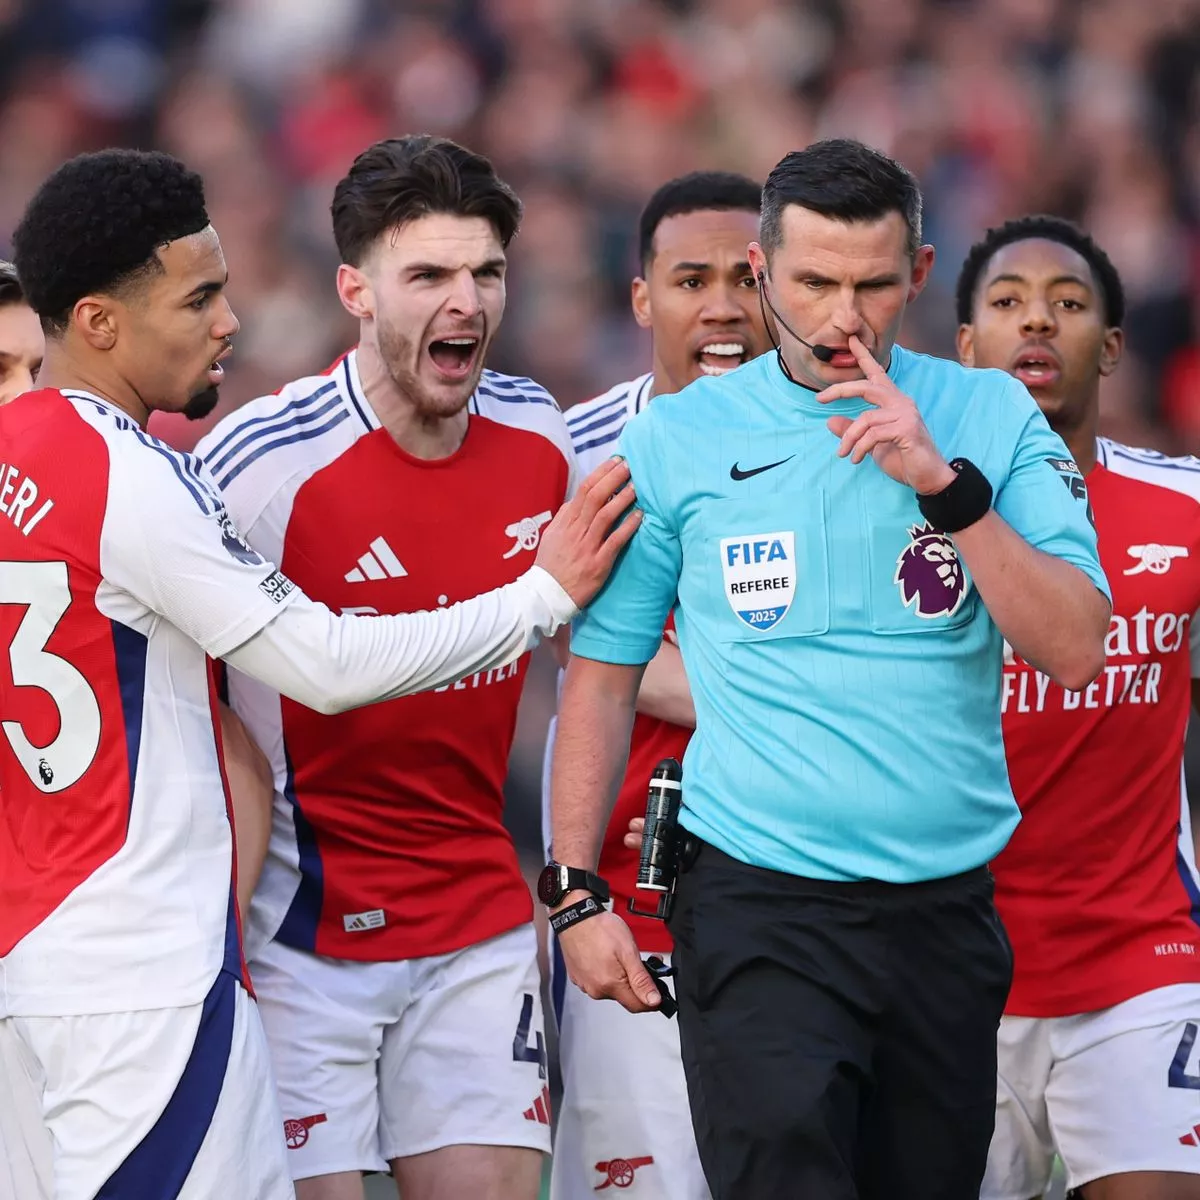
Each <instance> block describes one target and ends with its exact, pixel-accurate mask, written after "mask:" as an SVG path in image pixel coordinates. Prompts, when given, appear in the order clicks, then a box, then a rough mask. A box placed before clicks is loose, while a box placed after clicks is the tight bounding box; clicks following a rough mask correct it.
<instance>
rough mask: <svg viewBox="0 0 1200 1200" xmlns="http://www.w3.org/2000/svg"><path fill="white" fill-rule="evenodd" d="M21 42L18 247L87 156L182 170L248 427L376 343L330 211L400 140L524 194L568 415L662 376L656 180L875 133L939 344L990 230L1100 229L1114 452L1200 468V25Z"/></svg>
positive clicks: (766, 13) (765, 27)
mask: <svg viewBox="0 0 1200 1200" xmlns="http://www.w3.org/2000/svg"><path fill="white" fill-rule="evenodd" d="M0 30H2V34H0V37H2V43H0V70H2V72H3V74H2V76H0V77H2V78H3V81H4V85H5V90H4V95H3V101H2V107H0V244H2V243H4V242H5V241H6V240H7V238H8V235H9V233H10V232H11V229H12V227H13V223H14V221H15V220H16V218H17V216H18V214H19V213H20V211H21V208H22V205H23V203H24V202H25V200H26V198H27V197H28V196H29V194H30V193H31V191H32V190H33V188H34V187H35V186H36V184H37V183H38V181H39V180H40V179H41V178H42V177H43V176H44V175H45V174H46V173H47V172H48V171H50V170H51V169H52V168H53V167H54V166H55V165H56V164H57V163H58V162H59V161H61V160H62V159H63V158H65V157H67V156H68V155H70V154H71V153H73V152H75V151H77V150H80V149H88V148H94V147H98V146H102V145H106V144H113V143H123V144H136V145H142V146H150V145H153V146H158V147H161V148H164V149H167V150H170V151H172V152H173V153H176V154H178V155H180V156H181V157H182V158H184V159H185V160H186V161H187V162H188V163H189V164H190V165H191V166H193V167H194V168H196V169H197V170H199V171H201V172H202V173H203V174H204V176H205V178H206V181H207V185H208V191H209V196H210V207H211V212H212V215H213V218H214V221H215V224H216V225H217V228H218V230H219V232H220V234H221V237H222V239H223V241H224V244H225V249H226V255H227V258H228V261H229V263H230V265H231V269H232V282H231V288H230V294H231V298H232V300H233V302H234V305H235V308H236V309H237V311H238V313H239V315H240V316H241V319H242V324H243V331H242V334H241V336H240V337H239V339H238V343H237V354H236V361H235V364H234V365H233V367H232V368H231V371H230V375H229V379H228V383H227V385H226V389H225V390H226V393H227V396H226V401H225V407H228V406H229V405H231V404H234V403H238V402H240V401H241V400H243V399H246V398H248V397H249V396H251V395H254V394H256V393H258V392H261V391H264V390H273V389H274V388H276V387H277V386H278V385H279V384H280V383H281V382H283V381H284V380H286V379H290V378H293V377H295V376H297V375H300V374H303V373H305V372H307V371H310V370H314V369H320V368H321V367H323V366H324V365H325V364H326V363H328V362H329V361H330V360H331V359H332V358H334V357H335V356H336V355H337V354H338V353H340V352H341V351H342V350H343V349H344V348H345V347H346V346H347V345H348V344H349V343H350V342H351V341H352V339H353V333H354V331H353V328H352V326H351V325H350V323H349V322H348V321H347V320H346V318H345V317H344V316H343V314H342V313H341V311H340V308H339V306H338V304H337V301H336V298H335V296H334V292H333V286H332V277H333V269H334V267H335V266H336V259H335V256H334V253H333V243H332V239H331V236H330V233H329V217H328V203H329V199H330V194H331V192H332V188H333V185H334V183H335V181H336V180H337V179H338V178H339V177H340V176H341V175H342V174H343V172H344V171H345V170H346V168H347V166H348V165H349V163H350V162H351V160H352V159H353V157H354V155H355V154H356V153H357V152H358V151H359V150H361V149H362V148H363V147H364V146H366V145H367V144H368V143H370V142H371V141H373V140H374V139H376V138H378V137H381V136H386V135H387V134H389V133H397V132H405V131H408V132H411V131H428V132H434V133H442V134H447V135H449V136H452V137H454V138H457V139H458V140H460V141H462V142H464V143H466V144H467V145H470V146H471V147H473V148H477V149H480V150H483V151H485V152H486V153H488V154H489V155H491V156H492V157H493V159H494V160H495V161H496V163H497V164H498V166H499V168H500V170H501V171H502V173H503V174H504V176H505V177H506V178H507V179H508V180H509V181H510V182H512V183H513V184H514V185H515V186H516V187H517V189H518V190H519V192H520V194H521V195H522V197H523V199H524V201H525V204H526V219H525V225H524V228H523V230H522V232H521V234H520V236H519V237H518V239H517V241H516V243H515V244H514V248H513V271H512V277H511V278H512V283H511V288H510V302H509V309H508V316H507V319H506V321H505V325H504V328H503V331H502V334H501V338H500V342H499V344H498V346H497V348H496V353H495V355H494V359H493V365H495V366H497V367H499V368H501V369H504V368H508V369H512V370H515V371H517V372H519V373H520V374H529V375H532V376H533V377H535V378H536V379H538V380H540V381H541V382H543V383H545V384H546V385H547V386H548V387H549V388H550V389H551V390H552V391H553V392H555V393H556V394H557V395H558V396H559V397H560V399H561V401H562V403H563V404H564V406H565V405H568V404H571V403H574V402H576V401H578V400H581V399H584V398H586V397H587V396H589V395H592V394H594V393H596V392H597V391H600V390H603V389H605V388H607V387H608V386H610V385H611V384H612V383H613V382H614V381H616V380H619V379H622V378H626V377H628V376H629V375H631V374H633V373H635V372H637V371H640V370H642V369H644V366H645V363H646V356H647V348H646V345H645V341H644V338H643V337H642V336H641V335H640V334H639V333H638V331H637V330H636V329H635V328H634V327H633V325H632V322H631V321H630V319H629V313H628V303H627V296H628V281H629V278H630V275H631V274H632V273H633V271H634V268H635V253H634V251H635V246H634V236H633V233H634V226H635V223H636V215H637V212H638V210H639V208H640V206H641V204H642V202H643V201H644V200H645V198H646V197H647V195H648V194H649V193H650V192H651V191H652V190H653V189H654V188H655V187H656V186H657V185H658V184H659V183H661V182H662V181H663V180H664V179H666V178H668V177H669V176H671V175H673V174H676V173H679V172H683V171H686V170H691V169H695V168H700V167H722V168H728V169H732V170H740V171H744V172H746V173H747V174H750V175H752V176H754V177H755V178H762V177H763V176H764V175H765V173H766V172H767V170H768V169H769V168H770V167H771V165H772V164H773V163H774V162H775V161H776V160H777V159H778V158H779V157H780V156H781V155H782V154H783V153H785V152H786V151H787V150H788V149H790V148H793V147H796V146H800V145H803V144H804V143H806V142H808V141H810V140H812V139H814V138H817V137H821V136H824V135H830V134H849V135H853V136H856V137H859V138H861V139H863V140H865V141H867V142H870V143H871V144H873V145H876V146H879V147H880V148H882V149H884V150H887V151H888V152H890V153H893V154H895V155H897V156H898V157H899V158H900V159H902V160H903V161H904V162H905V163H906V164H907V165H908V166H909V167H911V168H912V169H913V170H914V171H915V172H916V174H917V175H918V177H919V178H920V180H921V182H922V183H923V185H924V187H925V191H926V196H927V202H928V207H927V214H928V215H927V233H928V237H929V240H931V241H933V242H934V243H935V244H936V246H937V248H938V252H939V259H938V268H937V270H936V272H935V275H934V282H933V285H932V286H931V288H930V290H929V292H928V293H927V295H926V296H925V297H924V298H923V299H922V300H921V301H920V302H919V304H918V305H917V306H916V308H915V309H914V310H913V312H912V318H911V320H910V323H909V325H908V328H907V333H906V338H905V340H906V341H907V342H908V343H909V344H910V345H913V346H915V347H917V348H921V349H930V350H933V351H936V352H943V353H946V352H949V351H950V349H951V346H952V343H951V334H952V331H953V312H952V303H951V299H950V296H951V291H952V288H953V283H954V277H955V273H956V269H957V266H958V264H959V262H960V261H961V258H962V255H963V253H964V251H965V250H966V248H967V246H968V245H969V244H970V243H971V241H972V240H974V239H975V238H976V237H978V236H979V234H980V233H981V232H982V231H983V230H984V229H985V228H986V227H987V226H988V225H989V224H990V223H994V222H997V221H1000V220H1002V219H1004V218H1005V217H1008V216H1011V215H1013V214H1016V213H1020V212H1023V211H1027V210H1034V209H1038V210H1049V211H1053V212H1059V213H1063V214H1066V215H1068V216H1072V217H1075V218H1077V219H1079V220H1081V221H1083V222H1084V223H1085V224H1086V225H1087V226H1088V227H1089V228H1090V229H1091V230H1092V231H1093V232H1094V233H1095V234H1096V236H1097V237H1098V238H1099V240H1100V241H1101V243H1102V244H1103V245H1105V246H1106V247H1107V248H1108V250H1109V251H1110V253H1111V254H1112V256H1113V258H1114V259H1115V260H1116V262H1117V264H1118V266H1119V268H1120V270H1121V272H1122V274H1123V276H1124V278H1125V283H1126V286H1127V288H1128V290H1129V293H1130V299H1131V309H1130V318H1129V324H1128V328H1129V338H1130V343H1131V353H1130V356H1129V360H1128V361H1127V363H1126V365H1125V367H1124V368H1123V369H1122V370H1121V371H1120V372H1119V373H1118V375H1117V376H1116V377H1114V379H1113V380H1112V381H1111V386H1110V387H1109V388H1108V391H1107V393H1106V395H1105V419H1106V422H1107V424H1108V427H1109V429H1110V430H1111V431H1112V432H1114V433H1115V434H1116V435H1118V436H1123V437H1127V438H1129V439H1131V440H1134V441H1138V442H1142V443H1149V444H1154V445H1158V446H1161V447H1162V448H1164V449H1173V450H1180V449H1186V450H1192V449H1200V386H1197V382H1198V380H1200V350H1198V349H1197V343H1198V342H1200V337H1198V336H1197V323H1198V316H1197V313H1198V304H1197V297H1198V294H1200V253H1198V249H1200V241H1198V240H1197V217H1198V214H1200V123H1198V122H1197V121H1196V120H1195V119H1194V118H1195V115H1196V114H1195V109H1196V107H1197V104H1198V102H1200V101H1198V97H1200V92H1198V90H1197V87H1196V79H1197V69H1198V67H1200V2H1197V0H1153V3H1146V2H1145V0H428V2H421V0H336V3H333V2H330V0H27V2H26V0H0ZM195 432H196V431H194V430H186V429H181V430H172V431H171V433H172V434H174V435H175V437H176V440H180V441H187V440H189V439H190V438H192V437H193V436H194V435H195Z"/></svg>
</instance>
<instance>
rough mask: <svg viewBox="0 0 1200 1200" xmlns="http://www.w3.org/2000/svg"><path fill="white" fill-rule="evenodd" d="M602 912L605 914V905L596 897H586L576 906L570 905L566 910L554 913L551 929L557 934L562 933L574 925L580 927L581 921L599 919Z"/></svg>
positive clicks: (576, 902)
mask: <svg viewBox="0 0 1200 1200" xmlns="http://www.w3.org/2000/svg"><path fill="white" fill-rule="evenodd" d="M602 912H604V905H603V904H601V903H600V901H599V900H597V899H596V897H595V896H585V897H584V898H583V899H582V900H576V901H575V903H574V904H568V905H567V907H566V908H560V909H559V910H558V912H556V913H552V914H551V916H550V928H551V929H553V930H554V932H555V933H562V931H563V930H564V929H570V928H571V926H572V925H578V924H579V922H580V921H586V920H587V919H588V917H598V916H599V915H600V914H601V913H602Z"/></svg>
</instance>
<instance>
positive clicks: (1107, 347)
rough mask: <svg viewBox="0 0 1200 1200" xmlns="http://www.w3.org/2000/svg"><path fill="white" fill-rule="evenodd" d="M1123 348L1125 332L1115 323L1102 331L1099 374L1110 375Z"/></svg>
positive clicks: (1118, 360)
mask: <svg viewBox="0 0 1200 1200" xmlns="http://www.w3.org/2000/svg"><path fill="white" fill-rule="evenodd" d="M1124 350H1125V332H1124V330H1122V329H1118V328H1117V327H1116V326H1115V325H1113V326H1110V327H1109V328H1108V329H1106V330H1105V331H1104V345H1103V346H1102V347H1101V350H1100V374H1101V375H1111V374H1112V373H1113V372H1114V371H1115V370H1116V369H1117V364H1118V363H1119V362H1120V361H1121V354H1122V353H1123V352H1124Z"/></svg>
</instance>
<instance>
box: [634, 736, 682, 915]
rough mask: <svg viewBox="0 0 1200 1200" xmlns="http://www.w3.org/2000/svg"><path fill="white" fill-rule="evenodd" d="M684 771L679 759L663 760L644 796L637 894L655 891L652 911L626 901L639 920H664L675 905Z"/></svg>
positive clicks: (651, 777) (651, 778)
mask: <svg viewBox="0 0 1200 1200" xmlns="http://www.w3.org/2000/svg"><path fill="white" fill-rule="evenodd" d="M682 781H683V768H682V767H681V766H680V765H679V762H678V760H676V759H674V758H664V759H663V760H662V762H660V763H659V764H658V766H657V767H655V768H654V772H653V774H652V775H651V776H650V790H649V793H648V794H647V796H646V824H645V826H644V827H643V829H642V853H641V857H640V858H639V860H638V873H637V887H638V890H639V891H644V892H656V893H657V897H656V902H655V906H654V908H653V909H642V908H638V907H637V902H636V900H635V899H634V897H632V896H630V898H629V911H630V912H631V913H633V914H634V915H635V916H639V917H654V918H656V919H657V920H659V921H665V920H666V919H667V918H668V917H669V916H670V915H671V908H672V906H673V904H674V902H675V881H676V880H677V879H678V877H679V851H680V845H679V841H680V839H679V803H680V800H681V799H682V796H683V782H682Z"/></svg>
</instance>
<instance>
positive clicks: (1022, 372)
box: [1013, 350, 1062, 388]
mask: <svg viewBox="0 0 1200 1200" xmlns="http://www.w3.org/2000/svg"><path fill="white" fill-rule="evenodd" d="M1013 374H1014V375H1015V376H1016V377H1017V378H1018V379H1019V380H1020V381H1021V382H1022V383H1023V384H1024V385H1025V386H1026V387H1027V388H1034V387H1046V386H1048V385H1049V384H1052V383H1055V382H1057V380H1058V378H1059V376H1060V375H1061V374H1062V369H1061V367H1059V365H1058V361H1057V360H1056V359H1055V358H1054V357H1053V356H1052V355H1050V354H1046V353H1039V352H1038V351H1036V350H1031V351H1029V352H1028V353H1025V354H1022V355H1020V356H1019V357H1018V358H1017V360H1016V361H1015V362H1014V363H1013Z"/></svg>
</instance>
